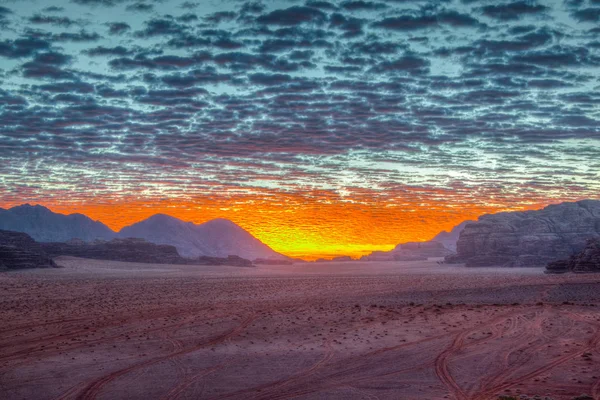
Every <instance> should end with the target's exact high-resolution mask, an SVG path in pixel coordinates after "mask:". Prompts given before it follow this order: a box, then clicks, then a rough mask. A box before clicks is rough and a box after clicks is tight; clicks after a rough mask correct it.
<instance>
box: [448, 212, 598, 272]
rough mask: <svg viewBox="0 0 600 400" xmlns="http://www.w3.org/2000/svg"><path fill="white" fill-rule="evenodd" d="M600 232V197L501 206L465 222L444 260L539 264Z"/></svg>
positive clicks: (575, 248) (574, 250)
mask: <svg viewBox="0 0 600 400" xmlns="http://www.w3.org/2000/svg"><path fill="white" fill-rule="evenodd" d="M595 237H600V201H599V200H582V201H578V202H574V203H561V204H555V205H550V206H547V207H545V208H544V209H541V210H532V211H518V212H503V213H498V214H490V215H483V216H481V217H480V218H479V219H478V220H477V222H473V223H468V224H466V226H465V227H464V230H463V231H462V232H461V234H460V237H459V239H458V242H457V248H456V251H457V252H456V254H453V255H449V256H447V257H446V262H448V263H465V264H466V266H467V267H482V266H504V267H543V266H545V265H546V264H547V263H549V262H552V261H555V260H559V259H566V258H569V257H570V256H571V255H574V254H576V253H578V252H580V251H581V250H583V248H584V247H585V245H586V242H587V240H588V239H590V238H595Z"/></svg>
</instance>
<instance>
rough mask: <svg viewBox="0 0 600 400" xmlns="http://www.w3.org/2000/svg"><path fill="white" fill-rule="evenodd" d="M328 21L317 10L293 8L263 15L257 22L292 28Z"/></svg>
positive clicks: (323, 14) (300, 7) (301, 7)
mask: <svg viewBox="0 0 600 400" xmlns="http://www.w3.org/2000/svg"><path fill="white" fill-rule="evenodd" d="M326 19H327V15H326V14H325V13H324V12H322V11H321V10H319V9H317V8H312V7H303V6H293V7H290V8H286V9H282V10H275V11H271V12H270V13H268V14H264V15H261V16H260V17H258V18H257V19H256V21H257V22H259V23H261V24H266V25H283V26H291V25H299V24H302V23H323V22H325V20H326Z"/></svg>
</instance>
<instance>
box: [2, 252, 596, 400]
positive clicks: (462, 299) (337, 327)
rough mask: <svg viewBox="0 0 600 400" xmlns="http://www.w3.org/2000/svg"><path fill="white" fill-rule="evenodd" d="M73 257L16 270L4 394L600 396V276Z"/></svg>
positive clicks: (5, 316) (5, 341)
mask: <svg viewBox="0 0 600 400" xmlns="http://www.w3.org/2000/svg"><path fill="white" fill-rule="evenodd" d="M58 263H59V264H60V265H63V266H64V268H61V269H48V270H27V271H17V272H8V273H5V274H2V275H0V293H1V294H2V296H1V297H0V302H1V305H0V320H1V321H2V322H3V324H2V326H1V327H0V398H6V399H31V398H36V399H95V398H97V399H119V398H128V399H198V398H203V399H289V398H297V399H324V398H343V399H423V400H425V399H427V400H432V399H458V400H467V399H468V400H485V399H496V398H498V396H500V395H509V394H510V395H513V396H518V395H520V394H527V395H529V396H533V395H540V396H545V395H549V396H551V397H552V398H553V399H555V400H556V399H572V398H573V397H575V396H577V395H581V394H582V393H587V394H588V395H590V396H592V397H593V398H594V399H600V372H598V371H600V307H599V306H600V290H599V289H600V275H544V274H543V273H542V272H541V271H540V270H535V269H499V270H498V269H495V270H494V269H477V270H472V269H464V268H462V267H460V266H447V265H437V264H436V262H435V261H429V262H398V263H394V262H385V263H376V262H360V263H359V262H344V263H326V264H318V265H317V264H307V265H293V266H269V265H264V266H259V267H257V268H235V267H223V266H220V267H210V266H201V267H198V266H181V265H176V266H168V265H154V264H132V263H118V262H103V261H96V260H83V259H76V258H61V259H59V260H58ZM564 302H568V304H563V303H564ZM542 398H543V397H542Z"/></svg>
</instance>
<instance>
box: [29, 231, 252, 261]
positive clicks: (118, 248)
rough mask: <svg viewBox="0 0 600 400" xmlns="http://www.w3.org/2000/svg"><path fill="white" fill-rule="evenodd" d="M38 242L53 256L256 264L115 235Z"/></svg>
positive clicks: (112, 259) (235, 258)
mask: <svg viewBox="0 0 600 400" xmlns="http://www.w3.org/2000/svg"><path fill="white" fill-rule="evenodd" d="M39 245H40V247H41V248H42V249H43V250H44V251H46V252H47V253H48V254H50V255H52V256H53V257H56V256H72V257H81V258H91V259H95V260H109V261H124V262H137V263H147V264H187V265H232V266H238V267H252V266H253V265H252V261H250V260H246V259H245V258H241V257H238V256H235V255H230V256H228V257H208V256H201V257H193V258H186V257H181V256H180V255H179V253H178V252H177V249H176V248H175V246H171V245H167V244H154V243H151V242H147V241H145V240H144V239H139V238H126V239H113V240H111V241H103V240H96V241H94V242H92V243H86V242H81V241H78V240H77V241H70V242H67V243H40V244H39Z"/></svg>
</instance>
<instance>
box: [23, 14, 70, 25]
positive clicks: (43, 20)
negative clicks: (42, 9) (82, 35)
mask: <svg viewBox="0 0 600 400" xmlns="http://www.w3.org/2000/svg"><path fill="white" fill-rule="evenodd" d="M29 22H31V23H32V24H38V25H39V24H49V25H57V26H64V27H69V26H71V25H74V24H75V21H73V20H72V19H70V18H68V17H57V16H54V15H39V14H36V15H34V16H33V17H31V18H29Z"/></svg>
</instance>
